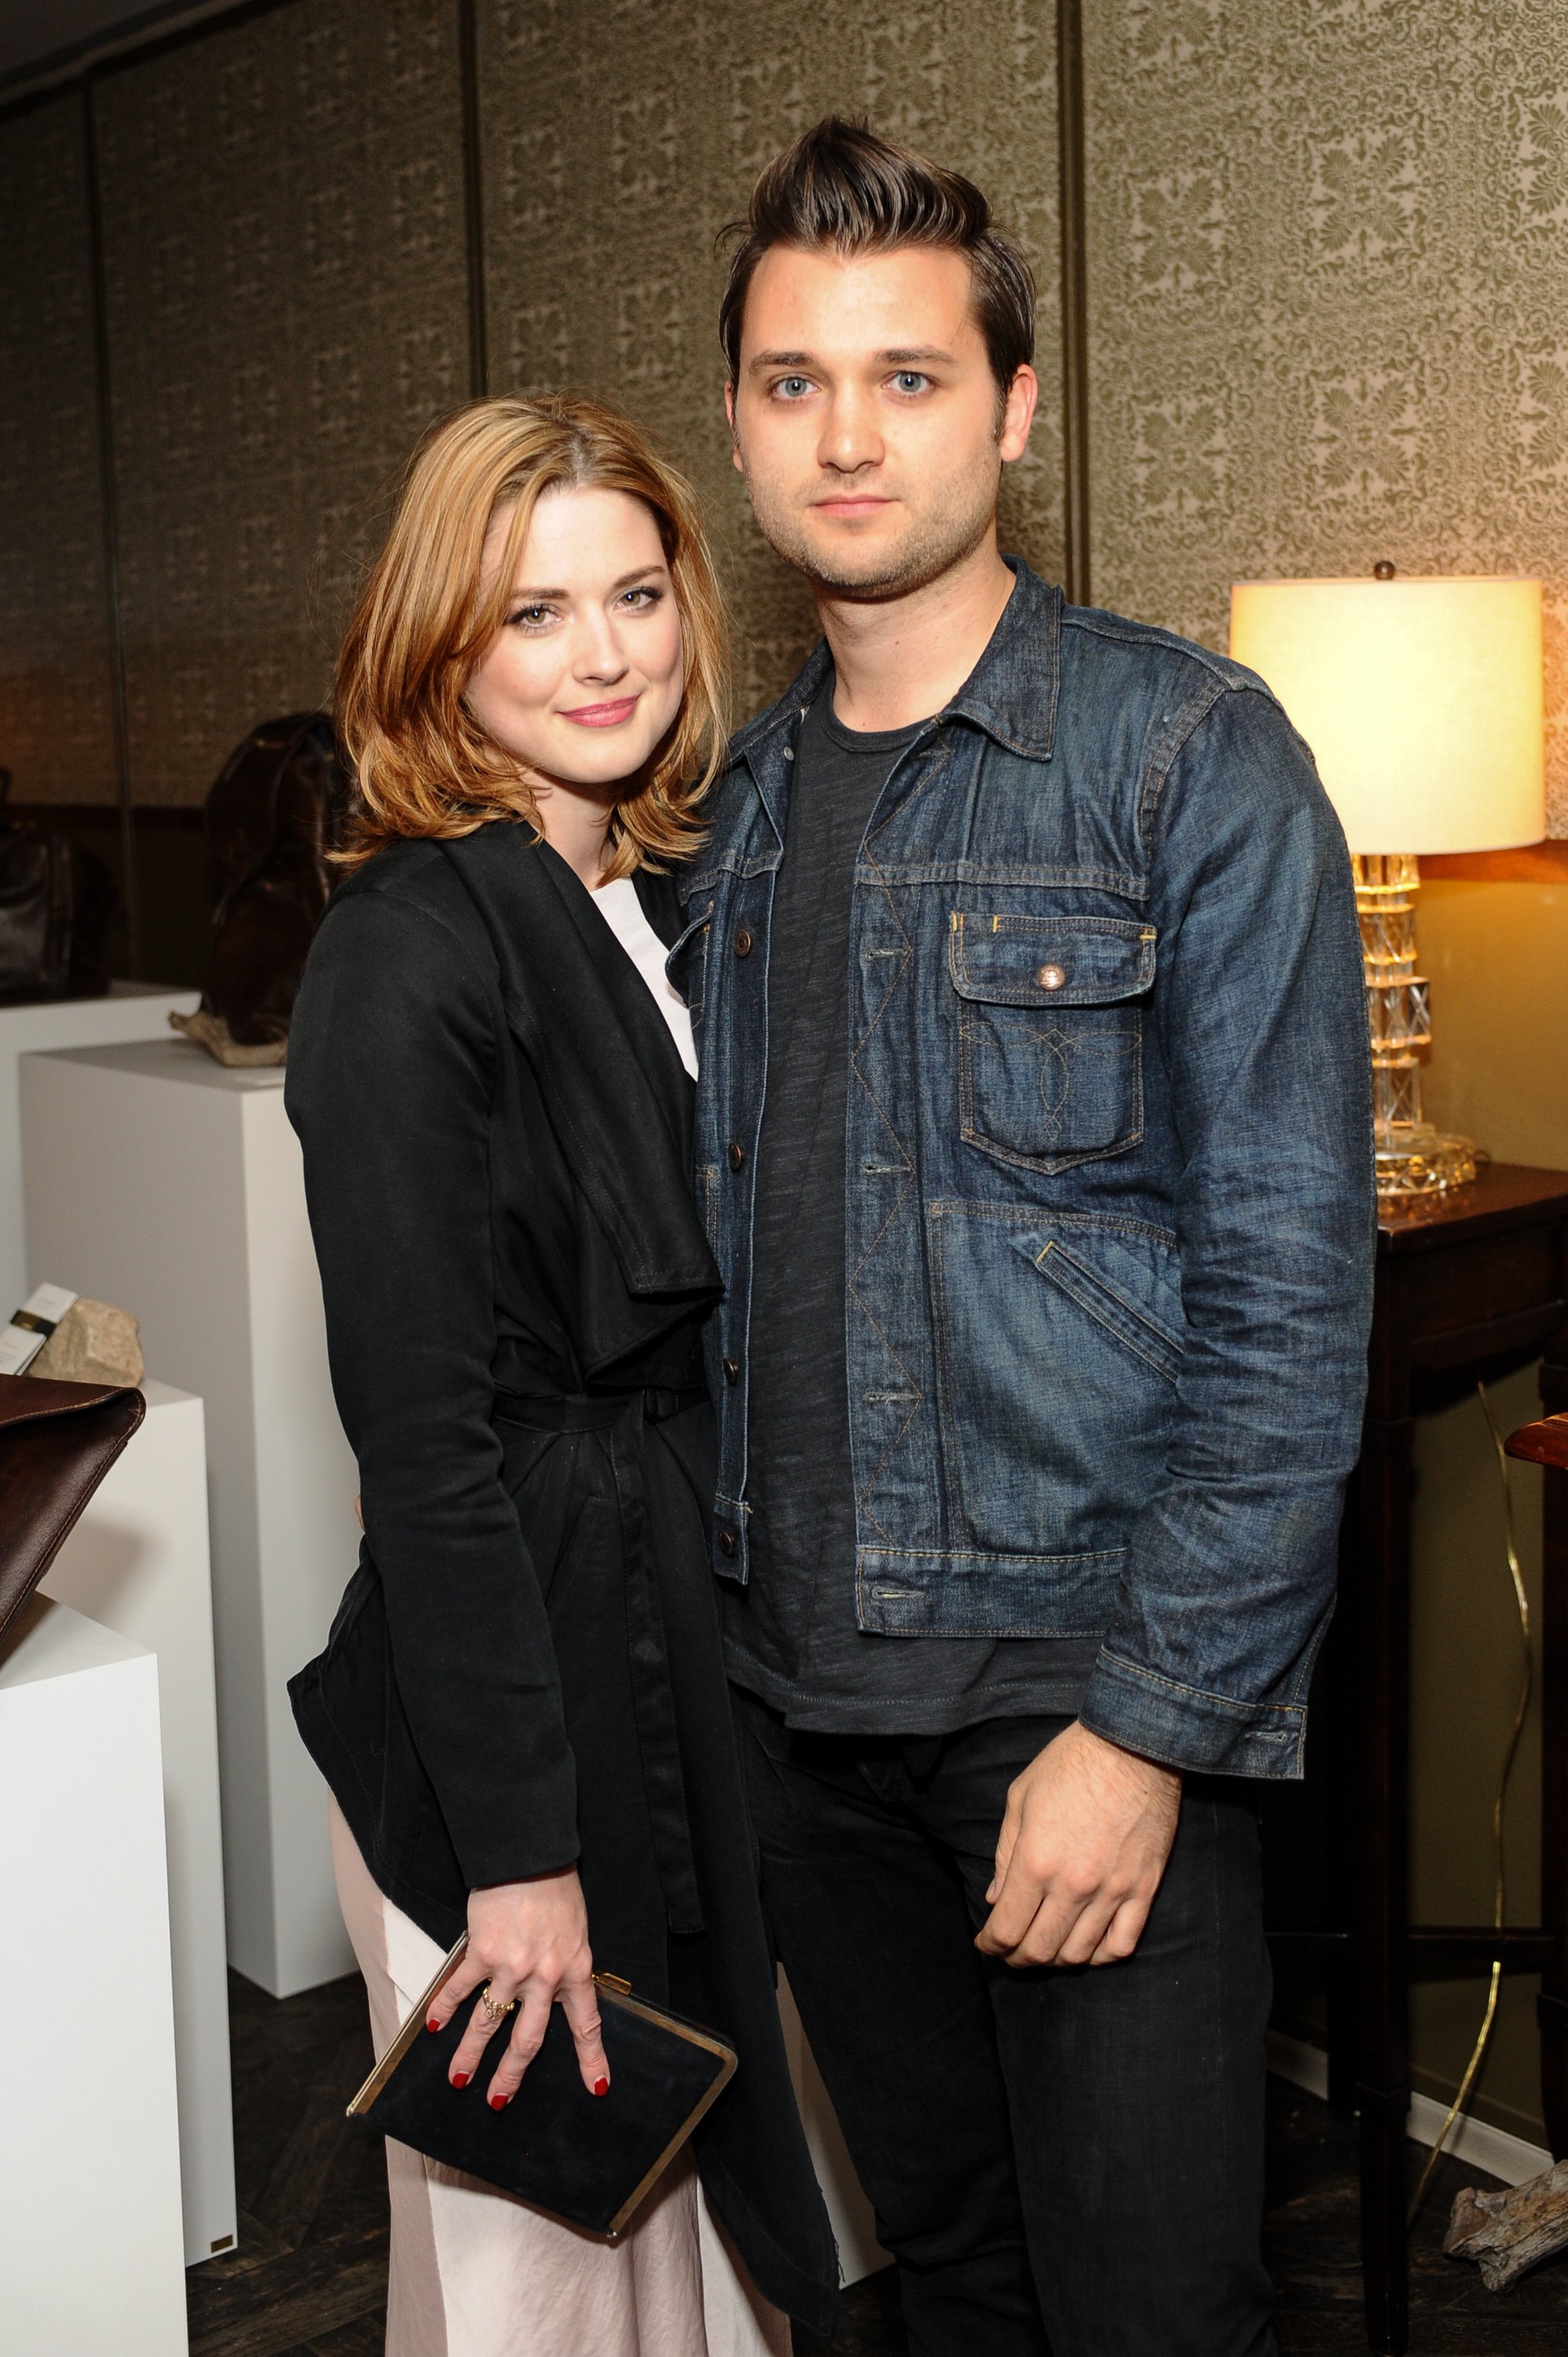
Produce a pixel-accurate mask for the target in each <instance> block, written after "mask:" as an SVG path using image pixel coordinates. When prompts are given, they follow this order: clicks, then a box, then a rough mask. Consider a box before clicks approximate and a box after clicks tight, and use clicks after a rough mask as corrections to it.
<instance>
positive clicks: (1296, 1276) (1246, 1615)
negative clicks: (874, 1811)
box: [980, 689, 1375, 1964]
mask: <svg viewBox="0 0 1568 2357" xmlns="http://www.w3.org/2000/svg"><path fill="white" fill-rule="evenodd" d="M1152 824H1153V829H1154V835H1155V885H1156V894H1155V908H1154V911H1153V914H1154V919H1155V922H1156V923H1157V924H1158V926H1159V931H1160V952H1159V955H1160V969H1159V981H1158V983H1157V985H1156V991H1155V1008H1154V1020H1155V1025H1156V1026H1157V1036H1158V1039H1159V1043H1160V1048H1161V1050H1162V1052H1163V1056H1164V1060H1165V1069H1166V1071H1167V1073H1168V1074H1169V1078H1170V1086H1171V1092H1172V1103H1173V1112H1174V1118H1175V1124H1176V1136H1177V1144H1178V1149H1179V1153H1180V1157H1181V1172H1180V1178H1179V1180H1178V1184H1177V1188H1176V1206H1175V1214H1176V1234H1177V1241H1178V1244H1179V1248H1180V1254H1181V1269H1182V1296H1183V1306H1184V1309H1185V1312H1186V1318H1187V1353H1186V1358H1185V1361H1184V1364H1183V1368H1182V1372H1181V1376H1180V1380H1179V1383H1178V1389H1177V1415H1176V1425H1175V1428H1174V1431H1173V1436H1172V1440H1171V1445H1170V1448H1169V1452H1168V1455H1167V1458H1166V1465H1165V1479H1164V1480H1163V1481H1162V1482H1161V1484H1160V1486H1159V1488H1158V1489H1157V1491H1155V1495H1154V1496H1153V1497H1152V1498H1151V1499H1150V1501H1149V1502H1148V1504H1147V1505H1146V1506H1145V1508H1144V1512H1143V1513H1142V1514H1141V1515H1140V1516H1139V1519H1138V1521H1137V1523H1136V1524H1135V1526H1134V1529H1133V1536H1132V1542H1131V1544H1130V1546H1129V1548H1128V1553H1127V1561H1126V1567H1125V1570H1124V1573H1123V1577H1122V1585H1121V1589H1120V1593H1119V1597H1118V1603H1117V1609H1116V1612H1115V1615H1114V1618H1113V1621H1112V1628H1111V1630H1110V1631H1109V1633H1108V1635H1107V1637H1106V1640H1105V1643H1104V1646H1103V1648H1102V1651H1101V1658H1100V1661H1099V1663H1098V1664H1097V1666H1096V1669H1095V1673H1094V1675H1093V1678H1092V1680H1091V1682H1090V1691H1089V1695H1088V1696H1087V1698H1086V1701H1085V1704H1084V1707H1083V1711H1082V1713H1081V1717H1080V1719H1079V1724H1078V1725H1077V1726H1075V1727H1072V1728H1070V1729H1069V1730H1068V1732H1067V1733H1066V1734H1064V1735H1063V1736H1060V1737H1058V1739H1057V1741H1056V1742H1054V1743H1052V1744H1050V1745H1048V1746H1047V1749H1045V1750H1044V1751H1043V1752H1042V1753H1041V1754H1040V1755H1039V1757H1038V1758H1037V1759H1036V1760H1035V1761H1034V1762H1033V1763H1032V1764H1031V1765H1030V1767H1029V1768H1028V1769H1026V1770H1025V1772H1024V1774H1023V1775H1022V1776H1020V1777H1019V1778H1018V1780H1017V1781H1016V1783H1015V1785H1014V1787H1013V1790H1012V1792H1011V1793H1010V1795H1009V1798H1008V1807H1007V1816H1006V1818H1005V1820H1004V1824H1003V1829H1002V1835H1001V1839H1000V1841H999V1843H998V1846H997V1878H996V1881H995V1883H994V1884H993V1891H994V1894H995V1896H994V1900H993V1911H992V1915H991V1918H990V1921H988V1923H987V1925H986V1927H985V1929H984V1931H983V1932H982V1934H981V1938H980V1944H981V1946H982V1947H983V1948H985V1949H986V1950H987V1951H988V1952H989V1953H994V1954H1004V1955H1006V1956H1008V1958H1009V1959H1010V1961H1012V1962H1015V1963H1019V1964H1023V1963H1030V1964H1037V1963H1045V1962H1048V1961H1051V1960H1053V1959H1055V1960H1057V1961H1059V1962H1061V1963H1064V1964H1081V1963H1088V1962H1096V1961H1097V1962H1109V1961H1111V1960H1112V1958H1113V1957H1115V1956H1118V1955H1128V1954H1131V1953H1132V1951H1133V1947H1134V1946H1135V1945H1136V1943H1137V1939H1138V1936H1139V1934H1140V1933H1141V1932H1142V1930H1143V1926H1144V1921H1145V1919H1146V1917H1147V1914H1148V1910H1149V1907H1150V1905H1151V1904H1152V1903H1153V1900H1154V1895H1155V1890H1156V1889H1158V1887H1159V1880H1160V1877H1161V1875H1162V1873H1163V1872H1164V1868H1165V1859H1166V1857H1168V1855H1169V1851H1170V1845H1171V1842H1172V1840H1173V1839H1174V1837H1175V1832H1176V1817H1177V1813H1178V1810H1179V1800H1180V1771H1181V1770H1183V1769H1186V1768H1192V1769H1201V1770H1207V1771H1208V1772H1210V1773H1214V1772H1218V1773H1221V1774H1232V1775H1249V1776H1290V1775H1299V1774H1300V1772H1301V1760H1302V1746H1303V1740H1304V1736H1305V1717H1306V1710H1305V1702H1306V1688H1307V1683H1308V1680H1309V1678H1310V1675H1311V1670H1312V1663H1313V1660H1314V1658H1315V1656H1316V1650H1317V1646H1318V1644H1319V1642H1320V1641H1321V1638H1322V1635H1323V1631H1324V1630H1325V1628H1326V1625H1327V1621H1328V1615H1329V1611H1330V1609H1331V1608H1332V1603H1333V1588H1334V1556H1335V1539H1336V1534H1337V1526H1338V1517H1339V1508H1340V1501H1341V1497H1342V1494H1343V1489H1344V1483H1345V1479H1346V1476H1347V1475H1348V1472H1349V1470H1350V1468H1351V1466H1352V1465H1353V1464H1354V1462H1355V1458H1356V1453H1357V1449H1358V1447H1359V1437H1360V1418H1361V1406H1362V1395H1363V1393H1364V1389H1365V1383H1366V1343H1367V1329H1368V1325H1369V1318H1370V1312H1371V1269H1372V1249H1373V1243H1374V1239H1375V1225H1374V1211H1373V1194H1372V1185H1371V1150H1370V1119H1371V1114H1370V1082H1369V1060H1368V1053H1367V1018H1366V998H1365V989H1364V985H1363V980H1362V969H1361V959H1360V947H1359V935H1358V931H1357V928H1356V921H1355V910H1354V901H1353V898H1352V894H1351V889H1350V882H1349V875H1348V863H1347V859H1346V855H1345V847H1344V840H1343V837H1342V836H1341V834H1340V833H1339V829H1338V825H1337V821H1336V820H1335V818H1334V816H1333V813H1332V811H1331V809H1330V808H1329V805H1328V803H1327V801H1326V797H1325V795H1324V793H1323V791H1322V788H1321V787H1320V785H1319V784H1318V782H1317V780H1316V774H1315V772H1314V771H1313V769H1312V766H1311V763H1310V761H1309V759H1307V757H1306V754H1305V750H1304V748H1302V747H1301V745H1300V742H1299V740H1298V739H1297V738H1296V737H1295V736H1294V732H1293V731H1292V730H1291V728H1290V726H1289V724H1288V723H1287V722H1286V720H1285V718H1284V716H1283V714H1282V713H1281V712H1280V710H1279V707H1278V706H1277V705H1275V704H1274V703H1273V700H1272V698H1270V697H1268V696H1267V695H1265V694H1262V692H1260V691H1257V690H1252V689H1243V690H1240V691H1239V692H1232V693H1229V694H1224V693H1222V694H1219V696H1218V698H1217V699H1216V700H1215V701H1214V702H1213V703H1212V704H1211V705H1209V706H1208V709H1207V710H1206V711H1205V712H1204V713H1203V715H1202V716H1201V717H1200V718H1199V719H1198V720H1197V723H1196V725H1195V726H1194V727H1193V728H1192V730H1191V731H1190V733H1189V735H1188V737H1187V741H1186V743H1185V745H1184V746H1183V748H1182V749H1181V751H1180V753H1179V754H1178V755H1177V757H1176V760H1175V762H1174V763H1173V764H1172V768H1171V771H1170V774H1169V776H1168V778H1167V779H1166V780H1165V783H1164V786H1163V791H1162V792H1161V794H1160V798H1159V802H1158V804H1157V806H1156V808H1155V812H1154V813H1153V817H1152Z"/></svg>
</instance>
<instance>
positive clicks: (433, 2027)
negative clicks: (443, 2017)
mask: <svg viewBox="0 0 1568 2357" xmlns="http://www.w3.org/2000/svg"><path fill="white" fill-rule="evenodd" d="M424 2027H425V2028H426V2029H428V2030H429V2032H430V2034H431V2036H432V2037H433V2038H434V2037H435V2032H436V2031H437V2030H438V2029H440V2027H441V2024H440V2023H439V2022H438V2021H437V2020H436V2018H435V2015H434V2014H432V2015H431V2016H430V2018H429V2019H428V2020H427V2021H426V2022H425V2025H424Z"/></svg>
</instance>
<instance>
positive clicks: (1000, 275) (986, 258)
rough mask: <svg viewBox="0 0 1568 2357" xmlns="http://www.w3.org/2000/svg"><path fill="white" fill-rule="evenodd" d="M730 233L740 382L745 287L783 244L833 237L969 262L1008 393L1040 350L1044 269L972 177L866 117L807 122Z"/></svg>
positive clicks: (989, 346)
mask: <svg viewBox="0 0 1568 2357" xmlns="http://www.w3.org/2000/svg"><path fill="white" fill-rule="evenodd" d="M723 235H724V237H725V239H732V238H733V239H734V240H735V241H736V243H735V251H734V253H732V255H731V257H730V266H729V281H728V284H727V285H725V296H724V301H723V303H722V304H721V306H720V307H719V340H720V342H721V343H722V344H723V345H724V348H725V360H726V361H728V363H729V372H730V381H731V382H732V383H734V382H736V381H737V380H738V377H739V373H740V331H741V322H742V320H743V318H744V317H745V313H746V292H747V290H748V288H749V287H750V285H751V281H752V275H753V274H754V272H755V271H756V269H757V264H758V263H759V262H760V261H761V259H762V257H763V255H764V254H765V253H767V252H768V248H769V247H770V246H775V245H793V246H800V247H802V248H805V249H808V250H809V249H810V248H811V247H812V246H831V247H832V250H833V252H834V253H841V254H852V253H887V252H888V251H890V250H891V248H893V247H894V246H899V245H936V246H945V247H947V248H948V249H949V250H950V252H952V253H961V254H963V255H964V257H965V258H966V260H967V261H968V263H969V266H970V269H971V272H972V274H973V279H974V311H975V318H976V321H977V324H978V326H979V328H980V332H981V334H982V336H983V338H984V339H985V350H986V355H987V357H988V359H989V360H990V362H991V367H992V372H993V375H994V376H995V379H996V382H997V383H998V385H999V386H1000V387H1001V389H1002V391H1003V392H1004V393H1005V392H1006V391H1007V389H1008V387H1009V386H1010V385H1011V384H1012V382H1013V379H1014V378H1015V376H1016V374H1017V372H1018V371H1019V370H1020V369H1021V368H1022V367H1023V366H1024V364H1025V363H1026V361H1030V360H1032V359H1033V358H1034V351H1035V280H1034V274H1033V273H1032V271H1031V270H1030V268H1029V265H1028V264H1027V263H1026V261H1025V259H1024V257H1023V255H1022V254H1021V253H1019V251H1018V249H1017V247H1016V246H1015V244H1014V243H1013V242H1012V240H1011V238H1009V237H1007V236H1005V235H1004V233H1003V232H1002V231H1000V230H997V229H994V228H993V226H992V221H991V207H990V206H989V205H988V204H987V202H986V200H985V199H984V197H983V195H982V194H981V192H980V190H979V189H978V188H976V187H975V185H974V182H973V181H972V180H966V179H965V178H964V177H963V175H962V174H961V172H949V171H946V170H944V169H943V167H941V165H940V164H933V163H931V162H929V160H928V158H927V157H926V156H918V155H917V154H916V153H915V151H914V149H913V148H911V147H901V146H899V145H897V142H896V141H894V140H891V139H884V138H882V137H881V136H880V135H879V134H878V133H876V132H875V131H874V130H873V129H872V127H871V125H870V124H869V123H868V122H866V121H865V118H864V117H861V118H858V119H856V120H855V121H854V122H849V121H846V119H845V118H844V117H843V115H840V114H826V115H824V116H823V117H822V121H821V122H820V123H815V124H812V126H811V129H810V131H806V132H803V133H802V134H801V135H800V138H799V139H797V140H796V142H795V144H794V145H793V146H792V147H786V149H785V150H784V153H783V154H782V155H781V156H775V157H774V159H773V161H772V163H771V164H768V166H766V167H765V168H764V169H763V171H762V172H761V173H760V174H759V175H758V178H757V186H756V187H755V188H753V189H752V192H751V204H750V208H749V210H748V211H747V213H746V219H745V221H732V222H731V224H730V226H729V228H728V229H727V230H725V231H724V232H723Z"/></svg>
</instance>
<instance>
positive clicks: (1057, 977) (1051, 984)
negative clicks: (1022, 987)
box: [1035, 965, 1067, 990]
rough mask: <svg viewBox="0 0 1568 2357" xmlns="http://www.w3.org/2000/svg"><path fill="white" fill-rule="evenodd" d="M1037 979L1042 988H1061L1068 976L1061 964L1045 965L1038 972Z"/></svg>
mask: <svg viewBox="0 0 1568 2357" xmlns="http://www.w3.org/2000/svg"><path fill="white" fill-rule="evenodd" d="M1035 980H1036V982H1037V983H1038V984H1039V985H1040V988H1041V989H1042V990H1059V989H1060V988H1061V986H1062V985H1063V983H1064V982H1065V981H1066V980H1067V976H1066V974H1064V973H1063V972H1062V970H1061V968H1060V966H1059V965H1043V966H1042V967H1041V968H1040V970H1039V972H1038V973H1037V974H1036V976H1035Z"/></svg>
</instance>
